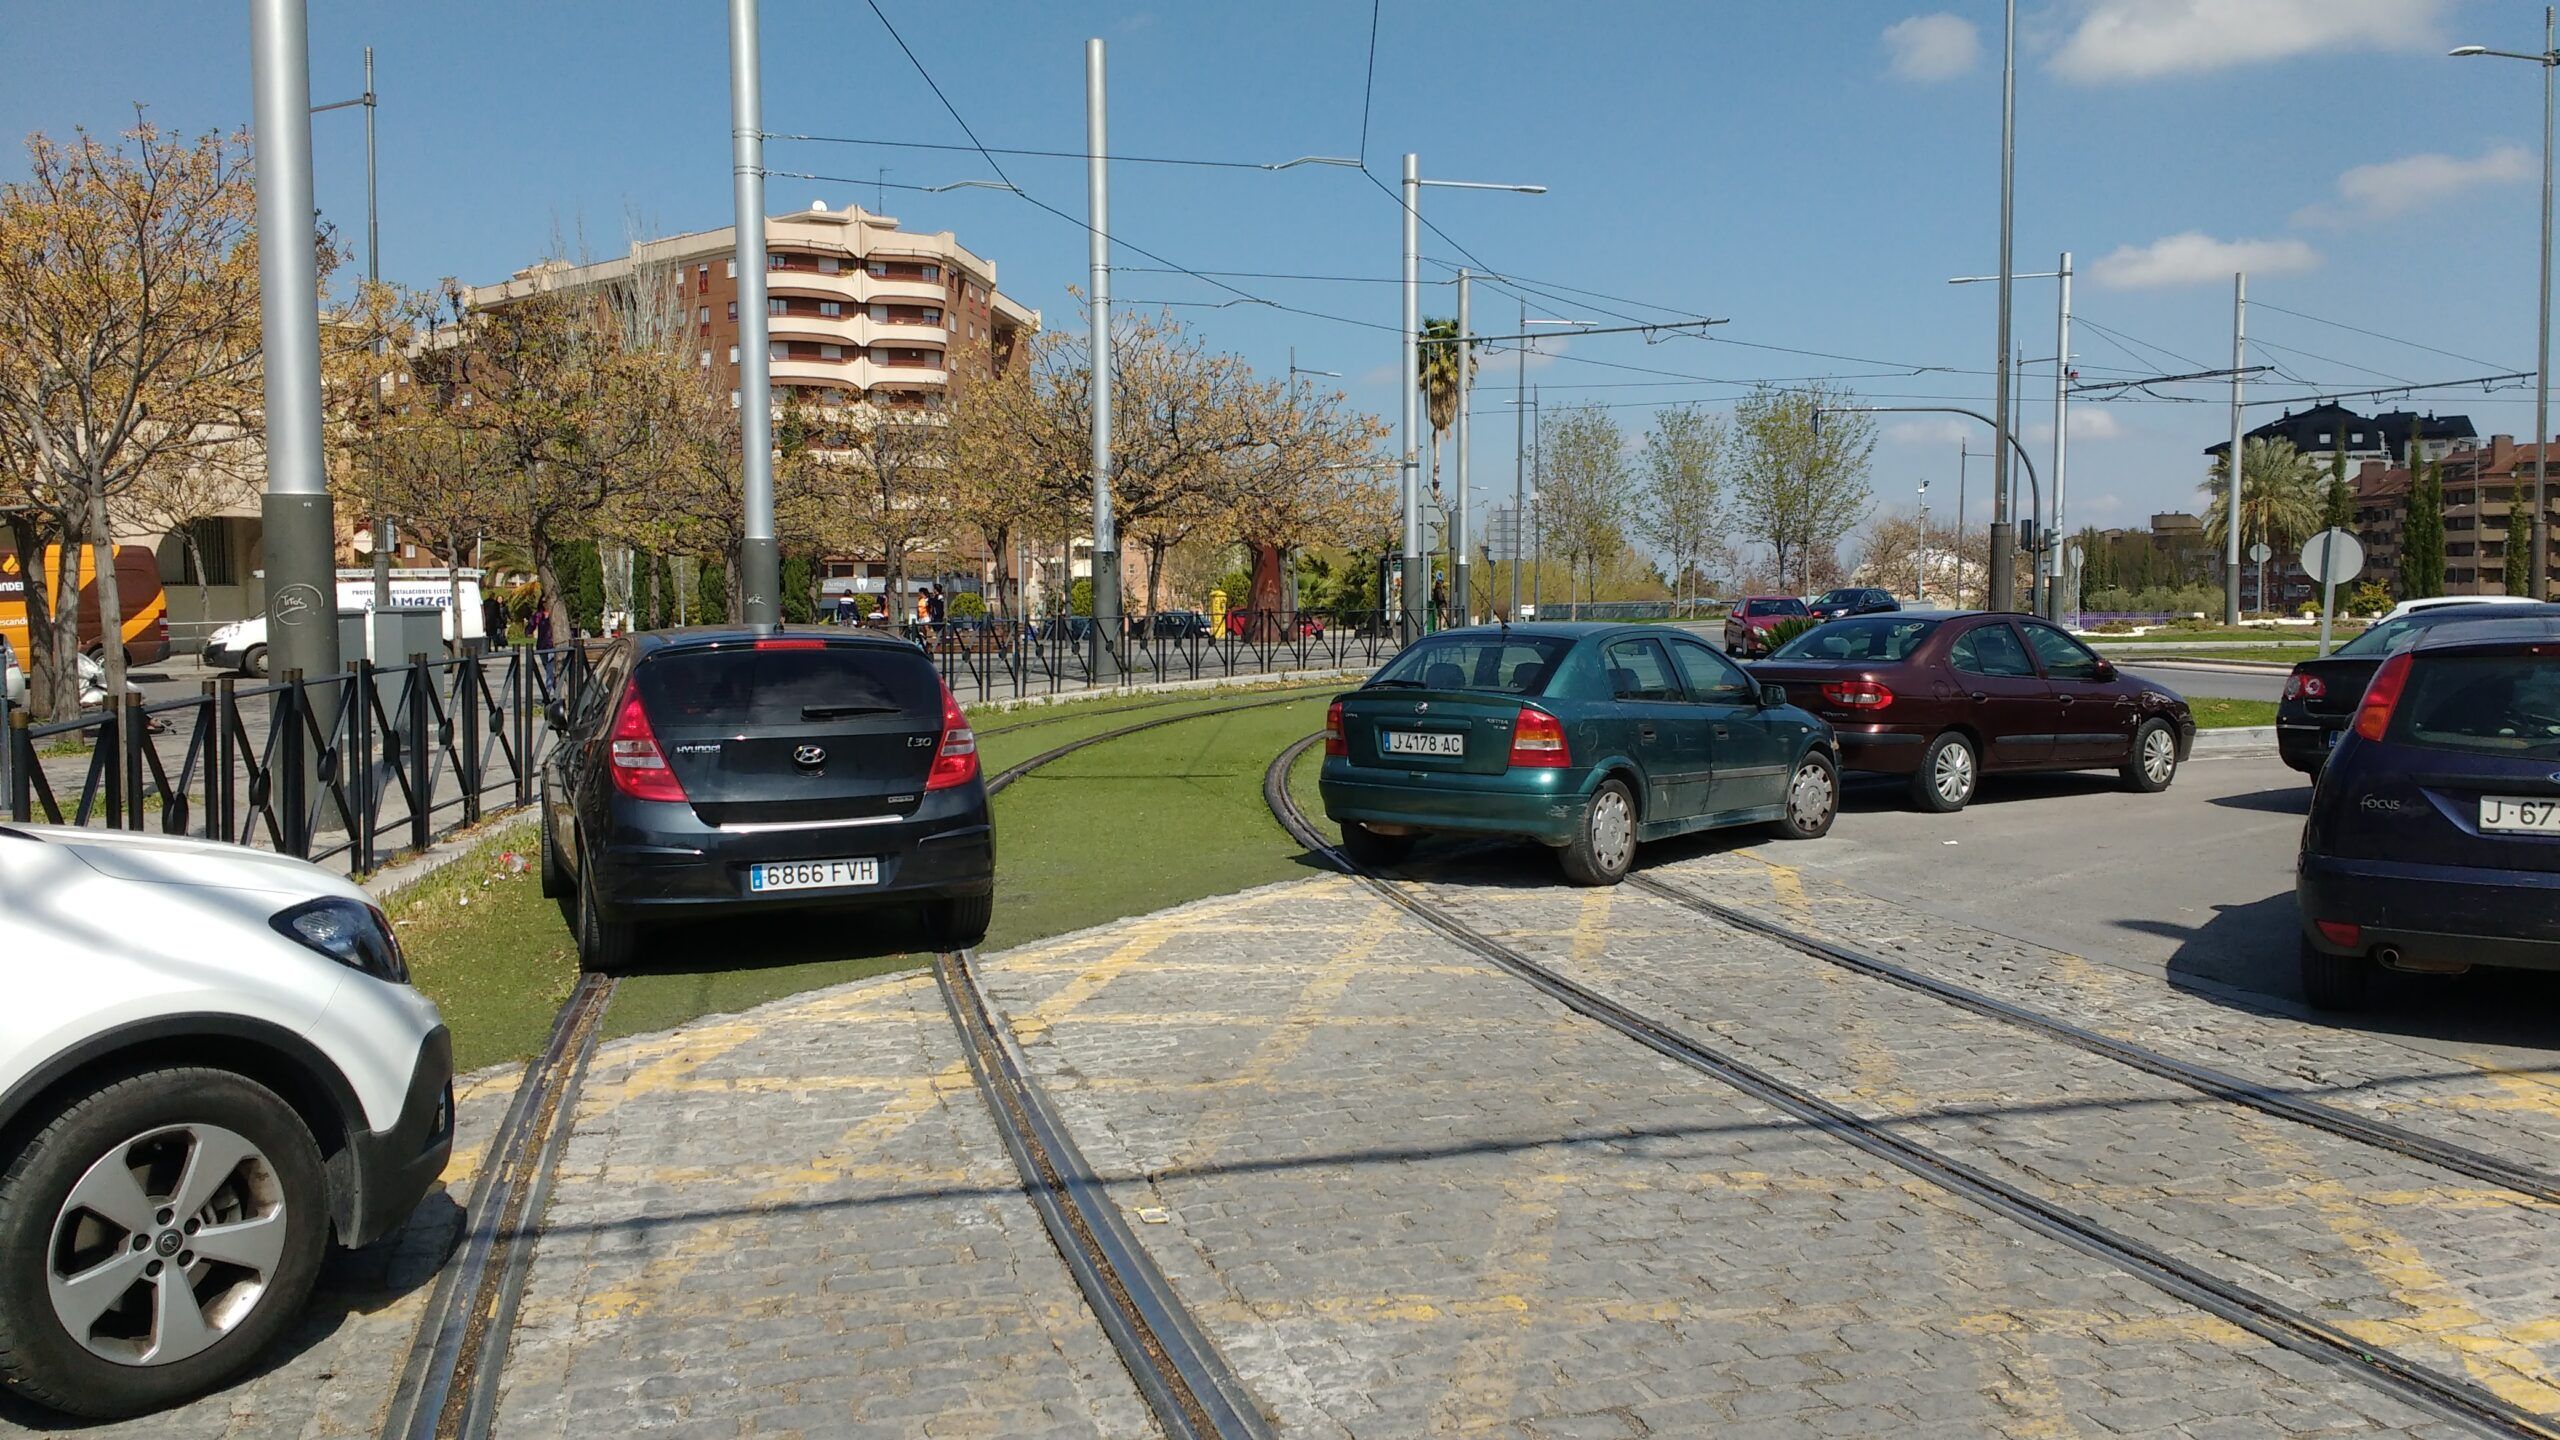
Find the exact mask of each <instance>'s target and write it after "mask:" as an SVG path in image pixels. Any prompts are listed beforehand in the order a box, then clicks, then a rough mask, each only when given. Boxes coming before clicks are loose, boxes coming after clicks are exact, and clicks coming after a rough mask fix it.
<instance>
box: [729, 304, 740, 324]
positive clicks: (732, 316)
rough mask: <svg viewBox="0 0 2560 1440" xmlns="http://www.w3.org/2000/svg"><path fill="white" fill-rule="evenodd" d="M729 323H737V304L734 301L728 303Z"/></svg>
mask: <svg viewBox="0 0 2560 1440" xmlns="http://www.w3.org/2000/svg"><path fill="white" fill-rule="evenodd" d="M729 323H730V324H732V325H735V324H737V323H738V302H737V301H735V300H732V301H730V302H729Z"/></svg>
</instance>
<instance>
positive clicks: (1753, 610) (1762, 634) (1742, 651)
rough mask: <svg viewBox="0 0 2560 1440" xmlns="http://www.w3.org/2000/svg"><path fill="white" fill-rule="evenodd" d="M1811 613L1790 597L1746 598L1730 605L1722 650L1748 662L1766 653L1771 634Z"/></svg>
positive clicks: (1760, 596)
mask: <svg viewBox="0 0 2560 1440" xmlns="http://www.w3.org/2000/svg"><path fill="white" fill-rule="evenodd" d="M1811 613H1812V612H1811V611H1809V610H1807V609H1806V608H1805V603H1804V602H1803V601H1802V600H1799V599H1797V598H1796V597H1794V596H1793V595H1746V596H1744V597H1743V598H1741V599H1739V600H1736V601H1735V602H1733V608H1732V609H1731V610H1730V611H1728V612H1726V614H1725V617H1724V648H1725V653H1726V654H1728V655H1739V656H1741V657H1742V658H1744V659H1746V660H1748V659H1751V658H1753V657H1754V656H1759V655H1766V654H1768V653H1769V645H1770V634H1769V632H1771V631H1772V630H1775V629H1777V628H1778V627H1779V626H1780V625H1783V624H1785V623H1786V622H1787V621H1789V620H1802V619H1804V618H1806V617H1807V616H1808V615H1810V614H1811Z"/></svg>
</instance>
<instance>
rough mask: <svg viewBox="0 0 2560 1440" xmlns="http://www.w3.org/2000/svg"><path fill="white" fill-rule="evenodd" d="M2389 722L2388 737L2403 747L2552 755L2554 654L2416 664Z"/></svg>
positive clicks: (2555, 744)
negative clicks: (2414, 746) (2389, 732)
mask: <svg viewBox="0 0 2560 1440" xmlns="http://www.w3.org/2000/svg"><path fill="white" fill-rule="evenodd" d="M2391 720H2392V724H2391V738H2392V739H2394V740H2397V741H2400V742H2401V743H2403V744H2408V745H2424V746H2429V747H2432V748H2434V749H2439V750H2479V751H2486V752H2489V753H2492V754H2498V755H2518V756H2525V757H2529V758H2533V759H2545V758H2555V757H2560V656H2554V655H2444V656H2436V657H2431V658H2424V659H2421V660H2419V662H2418V663H2417V664H2415V665H2413V666H2411V667H2410V669H2409V688H2408V689H2407V691H2406V692H2404V693H2403V694H2402V695H2401V697H2400V703H2399V704H2398V705H2397V706H2395V707H2394V708H2393V711H2392V717H2391Z"/></svg>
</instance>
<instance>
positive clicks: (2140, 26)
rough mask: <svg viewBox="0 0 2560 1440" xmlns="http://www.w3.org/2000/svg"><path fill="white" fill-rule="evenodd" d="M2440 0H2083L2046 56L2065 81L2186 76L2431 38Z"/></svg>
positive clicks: (2420, 43)
mask: <svg viewBox="0 0 2560 1440" xmlns="http://www.w3.org/2000/svg"><path fill="white" fill-rule="evenodd" d="M2444 9H2445V0H2092V3H2090V4H2089V6H2088V10H2087V13H2086V14H2084V15H2082V16H2081V18H2080V22H2079V24H2078V25H2076V26H2074V27H2073V28H2072V31H2071V34H2070V35H2069V36H2068V37H2067V38H2065V39H2064V41H2063V42H2062V48H2061V49H2059V50H2057V51H2056V52H2054V56H2053V68H2054V69H2055V70H2056V71H2057V72H2059V73H2061V74H2062V75H2064V76H2065V77H2067V78H2070V79H2073V80H2082V81H2092V82H2106V81H2114V80H2151V79H2157V78H2159V77H2161V76H2164V75H2191V74H2198V73H2201V72H2204V71H2208V70H2221V69H2227V68H2229V67H2231V66H2234V65H2248V64H2255V63H2259V62H2263V61H2270V60H2286V59H2291V58H2292V57H2294V56H2297V55H2310V54H2317V53H2320V52H2324V51H2336V50H2349V49H2353V50H2374V49H2383V50H2406V49H2415V48H2420V47H2427V46H2433V45H2436V44H2439V43H2441V42H2440V41H2439V40H2438V38H2437V35H2436V26H2435V21H2436V17H2437V16H2439V15H2441V14H2442V13H2443V12H2444Z"/></svg>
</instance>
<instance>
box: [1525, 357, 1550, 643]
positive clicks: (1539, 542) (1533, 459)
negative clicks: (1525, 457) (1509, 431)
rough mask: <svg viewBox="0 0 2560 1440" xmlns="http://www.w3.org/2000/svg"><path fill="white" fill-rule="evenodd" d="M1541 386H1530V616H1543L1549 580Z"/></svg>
mask: <svg viewBox="0 0 2560 1440" xmlns="http://www.w3.org/2000/svg"><path fill="white" fill-rule="evenodd" d="M1538 390H1539V387H1537V386H1534V385H1533V386H1531V387H1529V508H1530V509H1531V510H1532V511H1533V512H1535V514H1536V517H1537V518H1536V520H1535V521H1534V522H1533V523H1532V524H1531V526H1530V533H1531V534H1532V535H1533V536H1534V537H1535V539H1534V543H1533V544H1532V545H1531V547H1530V548H1531V555H1530V561H1529V613H1530V614H1532V615H1541V616H1543V610H1542V608H1541V607H1540V605H1539V603H1538V593H1539V587H1540V586H1541V585H1542V584H1544V583H1545V581H1546V578H1547V504H1546V501H1545V500H1543V499H1541V498H1539V494H1538V492H1539V491H1540V490H1541V489H1542V488H1544V486H1545V485H1546V481H1547V461H1546V444H1547V427H1546V426H1545V425H1544V424H1543V423H1541V421H1542V419H1543V417H1542V416H1540V415H1539V414H1538V399H1539V396H1538Z"/></svg>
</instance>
